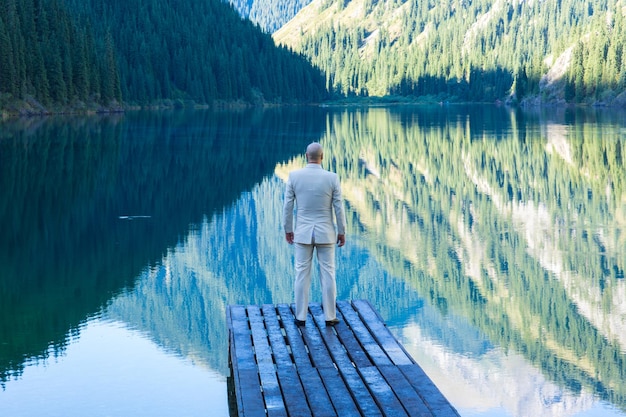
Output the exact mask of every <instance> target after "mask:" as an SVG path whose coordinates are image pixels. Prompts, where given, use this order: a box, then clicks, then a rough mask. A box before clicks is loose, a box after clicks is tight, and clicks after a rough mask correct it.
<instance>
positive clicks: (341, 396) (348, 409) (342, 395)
mask: <svg viewBox="0 0 626 417" xmlns="http://www.w3.org/2000/svg"><path fill="white" fill-rule="evenodd" d="M309 308H311V306H310V307H309ZM309 322H310V323H311V324H313V323H315V324H318V325H319V327H318V326H312V325H309V326H305V327H304V328H302V336H303V338H304V341H305V343H306V346H307V347H308V349H309V354H310V355H311V359H312V362H313V364H314V366H315V367H316V368H317V370H318V372H319V374H320V376H321V377H322V380H323V381H324V386H325V387H326V391H328V395H329V396H330V399H331V401H332V403H333V406H334V407H335V410H336V411H337V414H339V415H340V416H342V417H343V416H357V415H358V416H360V415H361V414H360V413H359V411H358V408H357V406H356V404H355V403H354V400H353V399H352V396H351V395H350V391H349V390H348V388H347V387H346V384H345V382H344V381H343V379H342V378H341V375H340V374H339V372H337V369H336V368H335V364H334V362H333V359H332V358H331V356H330V353H329V352H328V347H327V346H326V344H325V343H324V339H323V338H322V336H321V334H320V332H322V331H323V332H327V331H332V330H331V327H328V328H327V327H326V323H325V322H324V321H323V320H322V321H321V323H320V322H319V321H316V320H315V319H314V318H312V317H310V318H309Z"/></svg>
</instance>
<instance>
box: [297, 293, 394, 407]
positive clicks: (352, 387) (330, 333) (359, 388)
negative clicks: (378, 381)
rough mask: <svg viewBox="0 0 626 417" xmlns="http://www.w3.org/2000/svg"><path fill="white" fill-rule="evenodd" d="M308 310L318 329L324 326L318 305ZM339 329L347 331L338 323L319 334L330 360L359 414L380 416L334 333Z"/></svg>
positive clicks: (325, 328)
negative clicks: (335, 366)
mask: <svg viewBox="0 0 626 417" xmlns="http://www.w3.org/2000/svg"><path fill="white" fill-rule="evenodd" d="M309 310H310V311H311V314H312V315H313V318H314V319H315V322H316V324H317V325H318V327H320V328H322V327H323V326H325V322H324V320H325V319H324V312H323V311H322V309H321V308H320V306H319V304H312V305H311V306H310V307H309ZM341 327H345V330H346V331H348V329H347V327H346V325H345V323H340V324H338V325H336V326H335V327H334V328H333V327H324V329H323V330H322V331H321V332H320V333H321V335H322V338H323V339H324V342H325V343H326V346H327V347H328V350H329V353H330V355H331V357H332V360H333V362H334V363H335V364H336V365H337V369H338V371H339V373H340V374H341V376H342V378H343V380H344V381H345V383H346V386H347V388H348V390H349V391H350V394H351V395H352V397H353V398H354V401H355V402H356V405H357V407H358V408H359V410H360V412H361V414H362V415H364V416H368V417H370V416H371V417H376V416H382V413H381V412H380V410H379V409H378V405H377V404H376V402H375V401H374V399H373V398H372V395H371V394H370V392H369V390H368V389H367V387H366V385H365V383H364V382H363V380H362V379H361V376H360V375H359V373H358V372H357V370H356V368H355V366H354V364H353V363H352V361H351V360H350V356H349V355H348V352H347V350H346V348H345V347H344V345H343V344H342V343H341V341H340V340H339V338H338V337H337V334H336V333H335V331H337V330H338V329H339V328H341ZM370 366H371V364H370Z"/></svg>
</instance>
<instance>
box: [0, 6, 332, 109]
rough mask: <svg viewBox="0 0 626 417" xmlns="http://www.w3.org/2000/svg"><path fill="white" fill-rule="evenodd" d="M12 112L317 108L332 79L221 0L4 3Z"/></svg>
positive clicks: (4, 62)
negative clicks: (23, 104)
mask: <svg viewBox="0 0 626 417" xmlns="http://www.w3.org/2000/svg"><path fill="white" fill-rule="evenodd" d="M0 58H1V59H0V93H1V94H2V96H1V97H2V98H3V100H4V101H3V103H0V104H3V107H5V105H6V103H7V102H10V101H11V100H23V99H24V98H27V97H30V98H32V99H34V100H37V101H39V102H41V103H42V104H43V105H44V106H47V105H52V104H56V105H72V103H75V102H76V101H81V102H86V101H93V102H95V103H99V104H102V105H109V104H110V103H111V102H120V101H123V102H124V103H126V104H137V105H146V104H154V103H163V102H167V101H171V100H177V103H182V104H183V105H185V104H188V103H196V104H198V103H199V104H214V103H216V102H235V101H241V102H245V103H256V104H259V103H266V102H272V103H285V102H303V101H306V102H311V101H319V100H322V99H324V98H325V97H326V95H327V91H326V89H325V81H324V76H323V74H322V73H321V71H320V70H319V69H318V68H316V67H314V66H312V65H311V64H310V63H309V62H308V60H307V59H305V58H304V57H303V56H301V55H300V54H297V53H294V52H292V51H290V50H288V49H287V48H284V47H276V46H275V44H274V42H273V40H272V39H271V37H270V36H269V35H268V34H266V33H264V32H263V31H261V30H260V28H259V27H258V26H256V25H254V24H252V23H251V22H250V21H248V20H245V19H242V18H241V17H240V16H239V15H238V14H237V13H236V12H235V11H234V9H233V8H232V6H230V5H228V4H225V3H223V2H221V1H219V0H208V1H205V0H188V1H185V2H183V3H180V4H176V5H174V4H172V3H171V2H169V1H167V0H149V1H140V0H128V1H124V2H105V1H102V0H85V1H82V0H80V1H79V0H20V1H17V0H0Z"/></svg>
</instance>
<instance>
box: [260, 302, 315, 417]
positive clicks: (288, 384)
mask: <svg viewBox="0 0 626 417" xmlns="http://www.w3.org/2000/svg"><path fill="white" fill-rule="evenodd" d="M262 311H263V317H264V318H265V328H266V329H267V334H268V337H269V340H270V345H271V347H272V351H273V352H274V361H275V362H276V371H277V373H278V381H279V383H280V385H281V387H282V393H283V397H284V401H285V406H286V407H287V412H288V413H289V415H291V416H302V417H309V416H312V414H311V409H310V408H309V405H308V403H307V401H306V395H305V393H304V388H303V387H302V383H301V382H300V378H298V373H297V372H296V368H295V366H294V365H293V361H292V360H291V356H290V354H289V349H288V348H287V344H286V341H285V337H284V336H283V333H282V331H281V328H280V324H279V322H278V317H277V315H276V308H275V307H274V306H273V305H264V306H263V308H262Z"/></svg>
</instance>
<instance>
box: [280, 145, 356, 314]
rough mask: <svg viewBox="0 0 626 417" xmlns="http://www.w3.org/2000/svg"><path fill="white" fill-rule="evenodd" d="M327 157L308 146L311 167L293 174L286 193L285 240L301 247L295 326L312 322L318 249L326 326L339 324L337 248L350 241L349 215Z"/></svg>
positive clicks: (297, 259) (297, 262)
mask: <svg viewBox="0 0 626 417" xmlns="http://www.w3.org/2000/svg"><path fill="white" fill-rule="evenodd" d="M323 158H324V150H323V149H322V146H321V145H320V144H319V143H317V142H313V143H311V144H310V145H309V146H307V149H306V159H307V165H306V167H305V168H302V169H298V170H295V171H293V172H291V173H290V174H289V179H288V180H287V186H286V189H285V201H284V206H283V227H284V229H285V239H286V240H287V242H288V243H289V244H293V245H295V270H296V278H295V284H294V296H295V301H296V319H295V322H296V325H298V326H304V325H305V324H306V317H307V310H308V306H309V290H310V288H311V265H312V262H313V251H314V250H315V252H316V253H317V263H318V266H319V275H320V281H321V287H322V308H323V309H324V318H325V321H326V325H330V326H333V325H335V324H337V323H339V320H338V319H337V312H336V305H335V304H336V298H337V284H336V281H335V244H337V245H338V246H339V247H341V246H343V245H344V244H345V243H346V237H345V234H346V217H345V214H344V210H343V198H342V196H341V185H340V184H339V177H337V174H335V173H333V172H329V171H326V170H325V169H323V168H322V165H321V164H322V159H323ZM294 205H295V207H296V225H295V230H294V222H293V214H294ZM333 213H334V217H335V221H336V228H335V224H334V222H333Z"/></svg>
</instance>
